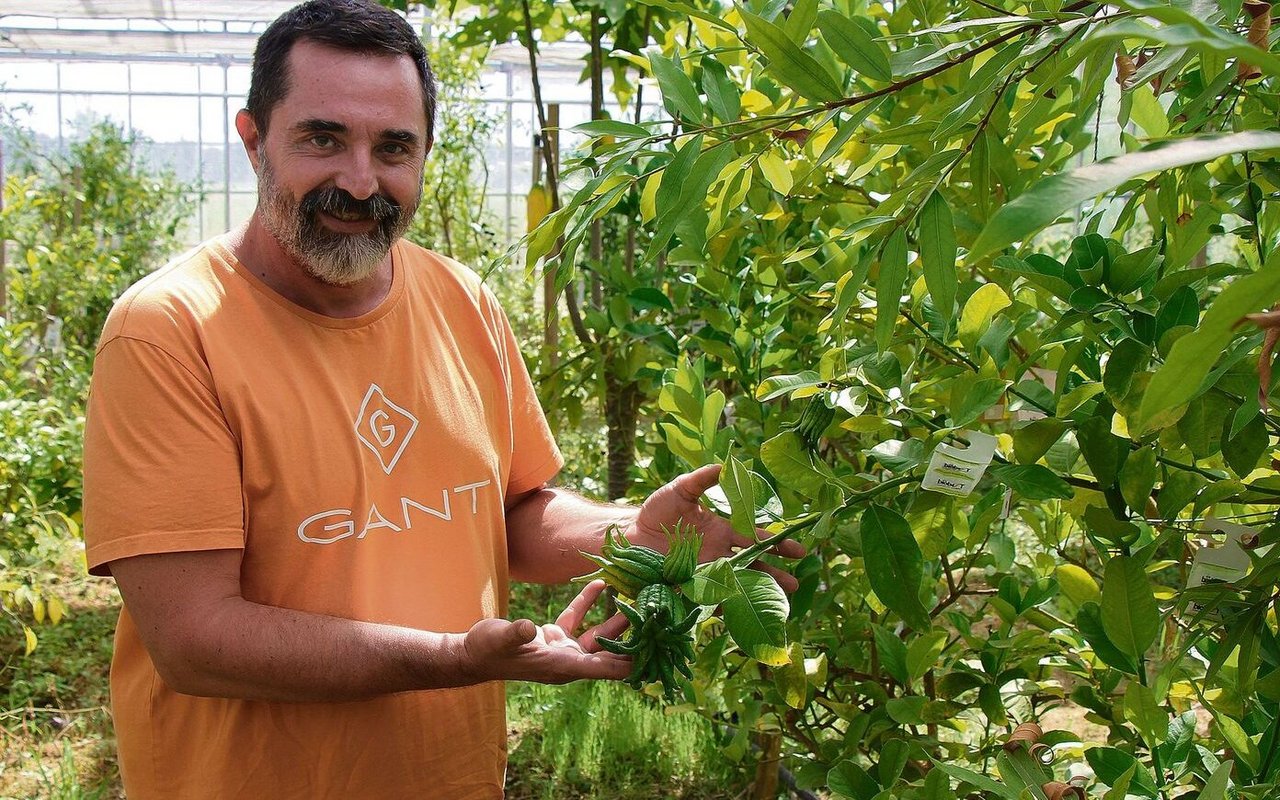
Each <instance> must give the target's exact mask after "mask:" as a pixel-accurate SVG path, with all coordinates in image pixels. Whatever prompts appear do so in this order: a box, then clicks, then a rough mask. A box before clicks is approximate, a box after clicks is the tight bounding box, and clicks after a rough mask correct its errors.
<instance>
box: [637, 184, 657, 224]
mask: <svg viewBox="0 0 1280 800" xmlns="http://www.w3.org/2000/svg"><path fill="white" fill-rule="evenodd" d="M661 179H662V174H661V173H659V174H657V175H650V176H649V177H648V178H647V179H646V180H645V182H644V189H642V190H641V192H640V219H641V220H643V221H644V222H652V221H653V219H654V217H656V216H658V184H659V183H661Z"/></svg>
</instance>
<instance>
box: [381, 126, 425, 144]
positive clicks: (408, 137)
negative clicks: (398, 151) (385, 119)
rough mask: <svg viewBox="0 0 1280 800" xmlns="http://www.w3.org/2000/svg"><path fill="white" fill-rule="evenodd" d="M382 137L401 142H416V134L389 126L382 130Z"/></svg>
mask: <svg viewBox="0 0 1280 800" xmlns="http://www.w3.org/2000/svg"><path fill="white" fill-rule="evenodd" d="M382 138H384V139H390V140H391V141H393V142H400V143H401V144H417V143H418V134H416V133H414V132H413V131H409V130H404V129H402V128H391V129H389V130H385V131H383V132H382Z"/></svg>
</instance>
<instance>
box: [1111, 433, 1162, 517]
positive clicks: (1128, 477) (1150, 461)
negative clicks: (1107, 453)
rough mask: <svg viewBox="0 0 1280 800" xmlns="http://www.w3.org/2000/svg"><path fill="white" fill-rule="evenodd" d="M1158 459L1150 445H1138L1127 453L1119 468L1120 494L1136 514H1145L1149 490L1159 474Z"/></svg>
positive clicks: (1152, 487)
mask: <svg viewBox="0 0 1280 800" xmlns="http://www.w3.org/2000/svg"><path fill="white" fill-rule="evenodd" d="M1159 466H1160V464H1159V461H1158V459H1157V456H1156V451H1155V450H1153V449H1151V448H1150V447H1140V448H1138V449H1137V450H1135V451H1133V452H1132V453H1130V454H1129V458H1128V459H1127V460H1126V461H1125V462H1124V466H1123V467H1121V468H1120V494H1121V495H1123V496H1124V501H1125V502H1126V503H1128V504H1129V508H1131V509H1133V511H1134V512H1135V513H1137V514H1141V515H1144V516H1145V515H1146V513H1147V502H1148V501H1149V500H1150V499H1151V491H1152V490H1153V489H1155V486H1156V478H1157V477H1158V476H1159Z"/></svg>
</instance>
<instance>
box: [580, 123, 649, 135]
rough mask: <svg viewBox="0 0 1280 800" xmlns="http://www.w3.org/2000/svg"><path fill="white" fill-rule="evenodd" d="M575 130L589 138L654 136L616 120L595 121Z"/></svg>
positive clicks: (647, 130) (646, 129) (641, 128)
mask: <svg viewBox="0 0 1280 800" xmlns="http://www.w3.org/2000/svg"><path fill="white" fill-rule="evenodd" d="M573 130H575V131H577V132H579V133H584V134H586V135H587V136H616V137H617V138H619V139H646V138H648V137H650V136H652V135H653V131H651V130H649V129H648V128H644V127H641V126H639V125H632V124H631V123H630V122H622V121H621V120H616V119H593V120H591V121H590V122H584V123H582V124H581V125H574V126H573Z"/></svg>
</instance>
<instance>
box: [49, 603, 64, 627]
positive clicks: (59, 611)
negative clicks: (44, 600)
mask: <svg viewBox="0 0 1280 800" xmlns="http://www.w3.org/2000/svg"><path fill="white" fill-rule="evenodd" d="M66 613H67V607H66V605H64V604H63V602H62V599H61V598H59V597H56V596H55V597H50V598H49V621H50V622H52V623H53V624H54V625H57V624H58V623H59V622H62V618H63V616H65V615H66Z"/></svg>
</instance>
